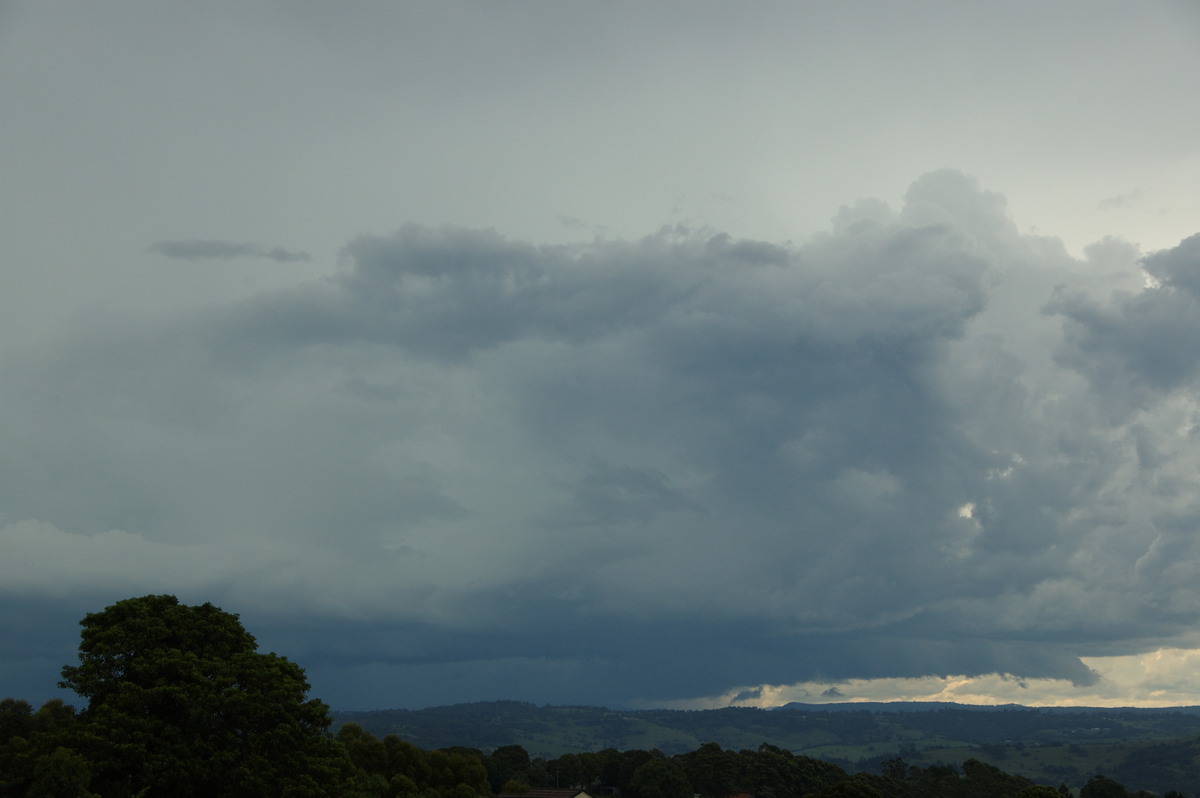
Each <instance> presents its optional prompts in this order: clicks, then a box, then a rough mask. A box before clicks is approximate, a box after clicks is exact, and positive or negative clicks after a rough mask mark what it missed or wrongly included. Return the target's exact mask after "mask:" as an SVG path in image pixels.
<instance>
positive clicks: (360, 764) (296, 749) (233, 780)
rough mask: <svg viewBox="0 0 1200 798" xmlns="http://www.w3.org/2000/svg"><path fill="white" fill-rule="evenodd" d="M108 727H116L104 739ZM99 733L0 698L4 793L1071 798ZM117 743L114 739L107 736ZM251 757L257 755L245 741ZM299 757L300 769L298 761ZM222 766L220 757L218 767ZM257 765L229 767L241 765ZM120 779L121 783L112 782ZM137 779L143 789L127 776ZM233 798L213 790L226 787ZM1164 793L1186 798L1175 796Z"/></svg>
mask: <svg viewBox="0 0 1200 798" xmlns="http://www.w3.org/2000/svg"><path fill="white" fill-rule="evenodd" d="M110 731H113V730H110ZM96 734H97V729H96V728H95V726H94V725H92V723H91V722H90V721H88V720H87V719H86V718H85V717H83V716H81V715H80V714H79V713H77V712H76V711H75V710H74V709H73V708H72V707H70V706H68V705H66V704H65V703H63V702H62V701H60V700H54V701H50V702H48V703H46V704H45V705H43V706H42V707H41V708H40V709H38V710H37V711H34V710H33V708H32V706H31V705H30V704H28V703H27V702H24V701H19V700H14V699H5V700H3V701H0V796H13V797H14V798H92V797H93V796H98V797H100V798H109V796H114V798H115V797H117V796H121V797H124V796H134V795H139V796H157V795H230V794H236V795H239V796H256V795H262V796H268V795H271V796H273V795H279V796H341V797H344V798H480V797H481V796H490V795H501V794H503V795H520V794H521V793H525V792H528V791H529V790H531V789H539V788H555V787H563V788H572V789H580V790H587V791H588V792H589V793H591V794H592V795H594V796H597V798H599V797H600V796H608V795H614V796H623V797H624V798H693V796H696V795H699V796H702V797H703V798H728V797H729V796H738V795H743V794H746V795H750V796H753V797H754V798H1063V797H1064V796H1072V795H1074V794H1075V792H1074V791H1073V790H1071V789H1069V788H1068V787H1067V786H1066V785H1060V786H1059V787H1057V788H1052V787H1048V786H1045V785H1037V784H1034V783H1033V782H1032V781H1030V780H1029V779H1027V778H1024V777H1022V776H1017V775H1012V774H1009V773H1006V772H1004V771H1003V770H1001V769H999V768H996V767H994V766H992V765H988V764H985V763H983V762H980V761H978V760H974V759H970V760H967V761H966V762H964V763H963V764H962V765H961V767H953V766H941V765H934V766H930V767H927V768H919V767H916V766H911V765H907V764H906V763H905V762H904V761H903V760H901V759H898V758H897V759H891V760H888V761H887V762H884V763H883V765H882V767H881V768H880V771H879V772H878V773H869V772H861V773H856V774H850V773H848V772H847V771H846V770H844V769H842V768H841V767H839V766H837V765H835V764H832V763H829V762H825V761H822V760H818V759H813V758H810V757H806V756H798V755H795V754H792V753H791V752H789V751H786V750H783V749H780V748H777V747H775V746H772V745H769V744H766V743H764V744H762V745H760V746H758V748H756V749H752V750H750V749H747V750H740V751H735V750H731V749H724V748H722V747H721V746H719V745H717V744H715V743H706V744H704V745H702V746H700V747H699V748H698V749H696V750H694V751H690V752H687V753H682V754H676V755H674V756H667V755H666V754H663V753H662V752H661V751H659V750H657V749H654V750H649V751H646V750H641V749H634V750H627V751H618V750H616V749H612V748H609V749H605V750H602V751H597V752H584V753H569V754H564V755H562V756H559V757H557V758H554V759H549V760H547V759H543V758H540V757H530V756H529V754H528V752H526V750H525V749H524V748H523V747H521V746H519V745H506V746H502V747H500V748H497V749H495V750H493V751H491V752H484V751H480V750H477V749H474V748H462V747H452V748H442V749H435V750H432V751H426V750H424V749H421V748H418V747H417V746H416V745H414V744H412V743H410V742H408V741H406V740H402V739H400V738H399V737H397V736H396V735H394V734H389V735H387V736H385V737H384V738H383V739H379V738H377V737H375V736H374V735H372V734H371V733H369V732H367V731H366V730H364V729H363V728H362V727H361V726H358V725H357V724H354V723H347V724H345V725H343V726H342V727H341V728H340V729H339V730H338V731H337V733H336V734H335V735H331V736H330V735H326V736H325V738H324V740H323V743H324V744H322V745H317V746H315V747H314V746H312V745H311V744H303V745H298V746H297V745H294V743H295V741H294V740H293V741H292V743H293V745H288V744H284V745H283V746H282V747H281V748H280V750H279V751H278V752H277V756H278V758H276V759H270V760H264V759H259V760H257V761H255V760H256V757H255V755H254V753H253V752H252V751H250V750H247V751H243V752H241V753H240V754H237V755H235V756H233V757H230V756H229V755H228V754H227V755H225V756H224V764H225V765H226V766H232V769H231V771H230V772H228V773H227V774H225V775H226V776H227V778H226V779H225V780H224V781H223V782H221V783H217V782H214V781H213V779H212V776H211V773H209V774H208V775H206V771H209V770H211V768H210V764H209V762H206V761H203V760H204V759H205V758H206V757H207V756H211V755H212V754H213V752H212V751H211V750H207V751H206V750H200V751H195V750H192V749H188V748H184V747H182V745H181V747H180V749H179V750H176V751H165V750H164V751H160V752H159V755H158V757H157V762H156V763H153V765H154V766H155V767H158V768H162V769H164V770H165V771H166V772H165V773H160V774H158V776H157V777H156V776H155V775H154V774H152V773H147V772H146V771H144V770H140V771H139V770H138V769H133V770H131V769H130V768H129V767H128V762H127V761H125V760H122V759H120V758H118V759H117V760H116V761H114V762H104V761H100V760H99V759H98V758H97V755H98V754H100V753H102V752H104V751H108V752H110V753H111V752H114V751H115V752H116V753H117V754H118V755H119V754H120V753H121V749H122V748H124V749H125V751H124V753H129V752H130V750H131V749H130V747H131V746H132V751H134V752H136V753H138V754H140V755H142V754H145V753H147V752H146V750H145V748H144V747H143V746H141V745H139V744H138V743H136V742H133V741H131V740H129V739H126V740H104V741H100V740H97V738H96ZM113 736H116V735H115V731H114V734H113ZM246 746H247V747H248V748H253V747H254V746H253V745H252V744H250V743H248V742H247V743H246ZM297 754H299V755H301V756H302V757H303V760H302V761H298V760H297V759H296V755H297ZM219 759H220V758H219ZM239 760H240V761H241V762H242V763H243V765H245V764H249V765H250V766H251V767H250V768H249V769H248V768H246V767H241V768H240V771H241V772H240V773H239V772H238V770H239V768H238V767H237V762H238V761H239ZM114 771H115V776H114ZM134 772H140V773H141V774H142V775H143V779H142V780H141V782H139V783H133V781H132V780H131V779H129V778H127V776H129V775H132V774H133V773H134ZM234 784H236V785H237V786H236V787H233V789H236V790H237V792H236V793H230V792H224V791H222V792H217V793H208V792H206V790H208V789H214V788H216V789H220V790H225V789H231V785H234ZM1078 795H1079V796H1080V798H1131V796H1132V797H1135V798H1143V797H1145V796H1151V795H1153V794H1152V793H1149V792H1145V791H1143V792H1138V793H1132V792H1131V791H1130V790H1128V789H1127V788H1126V787H1125V786H1124V785H1122V784H1120V783H1118V782H1116V781H1114V780H1112V779H1108V778H1105V777H1103V776H1094V777H1092V778H1091V779H1090V780H1088V782H1087V783H1086V784H1084V785H1083V786H1082V789H1080V790H1079V791H1078ZM1167 798H1185V796H1184V794H1183V793H1180V792H1176V791H1171V792H1168V793H1167Z"/></svg>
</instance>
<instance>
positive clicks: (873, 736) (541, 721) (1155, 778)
mask: <svg viewBox="0 0 1200 798" xmlns="http://www.w3.org/2000/svg"><path fill="white" fill-rule="evenodd" d="M333 715H334V720H335V723H337V724H339V725H340V724H342V723H347V722H354V723H357V724H359V725H360V726H362V727H363V728H365V729H366V730H367V731H369V732H371V733H372V734H374V735H376V736H378V737H383V736H386V735H388V734H395V735H397V736H398V737H400V738H402V739H405V740H408V741H410V742H412V743H413V744H415V745H417V746H419V747H421V748H424V749H426V750H430V749H434V748H448V747H452V746H463V747H466V748H477V749H479V750H481V751H485V752H487V751H492V750H494V749H496V748H499V747H500V746H504V745H520V746H522V747H524V748H525V750H527V751H528V752H529V754H530V755H531V756H535V757H542V758H544V759H548V760H549V759H553V758H555V757H558V756H561V755H562V754H566V753H579V752H583V751H600V750H602V749H605V748H615V749H617V750H621V751H625V750H630V749H647V750H649V749H654V748H657V749H659V750H661V751H663V752H664V753H667V754H676V753H683V752H686V751H692V750H695V749H696V748H699V747H700V746H701V745H702V744H703V743H706V742H715V743H717V744H719V745H721V746H722V747H723V748H729V749H735V750H741V749H754V748H757V747H758V746H759V745H760V744H761V743H764V742H765V743H769V744H770V745H774V746H778V747H779V748H783V749H786V750H789V751H792V752H794V753H797V754H803V755H806V756H810V757H814V758H817V759H823V760H826V761H830V762H835V763H837V764H838V765H841V766H842V767H844V768H846V769H847V770H849V771H851V772H856V771H859V770H867V771H871V772H876V773H878V772H879V767H880V764H881V763H882V762H883V761H885V760H887V759H891V758H893V757H896V756H900V757H902V758H903V759H905V760H906V761H907V762H908V763H909V764H913V765H919V766H922V767H927V766H929V765H933V764H949V765H959V764H961V763H962V762H963V761H965V760H966V759H970V758H975V759H979V760H981V761H985V762H988V763H989V764H994V765H996V766H997V767H1000V768H1002V769H1004V770H1006V771H1007V772H1010V773H1016V774H1020V775H1024V776H1027V777H1029V778H1032V779H1035V780H1037V781H1040V782H1042V783H1056V782H1057V781H1060V780H1061V781H1065V782H1068V783H1072V784H1078V783H1081V780H1085V779H1086V777H1087V776H1088V775H1090V774H1093V773H1097V772H1100V773H1103V774H1104V775H1106V776H1110V777H1112V778H1115V779H1117V780H1118V781H1121V782H1124V783H1127V784H1138V785H1140V786H1142V787H1146V788H1149V789H1156V786H1155V785H1165V786H1164V787H1163V790H1161V791H1165V790H1166V789H1171V788H1173V787H1177V786H1178V785H1179V784H1186V783H1191V784H1200V707H1195V706H1188V707H1173V708H1169V709H1141V708H1117V709H1113V708H1104V707H1024V706H1020V705H1006V706H975V705H964V704H951V703H913V702H895V703H840V704H788V705H786V706H783V707H779V708H776V709H749V708H733V707H731V708H726V709H712V710H693V711H683V710H661V709H653V710H636V711H631V710H613V709H605V708H603V707H578V706H577V707H572V706H537V705H534V704H528V703H524V702H519V701H490V702H480V703H473V704H455V705H453V706H443V707H430V708H428V709H417V710H407V709H391V710H379V711H374V712H334V713H333Z"/></svg>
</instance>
